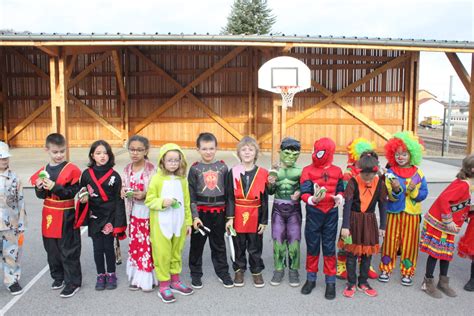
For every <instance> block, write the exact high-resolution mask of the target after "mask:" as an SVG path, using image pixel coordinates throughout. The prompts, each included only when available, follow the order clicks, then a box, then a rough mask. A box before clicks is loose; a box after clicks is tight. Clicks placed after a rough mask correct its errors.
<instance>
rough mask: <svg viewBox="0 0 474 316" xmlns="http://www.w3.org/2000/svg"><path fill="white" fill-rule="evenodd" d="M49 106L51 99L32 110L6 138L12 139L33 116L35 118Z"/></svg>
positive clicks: (31, 120)
mask: <svg viewBox="0 0 474 316" xmlns="http://www.w3.org/2000/svg"><path fill="white" fill-rule="evenodd" d="M50 106H51V101H46V102H45V103H43V104H42V105H41V106H40V107H39V108H37V109H36V110H34V111H33V113H31V114H30V115H28V116H27V117H26V118H25V119H24V120H23V121H22V122H21V123H20V124H18V125H17V126H15V128H13V129H12V130H11V131H10V132H9V133H8V139H9V140H10V139H12V138H13V137H15V136H16V135H17V134H18V133H19V132H21V131H22V130H23V129H25V127H27V126H28V125H29V124H30V123H31V122H33V120H34V119H35V118H37V117H38V116H39V115H40V114H41V113H43V112H44V111H46V110H47V109H49V108H50Z"/></svg>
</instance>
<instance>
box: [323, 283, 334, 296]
mask: <svg viewBox="0 0 474 316" xmlns="http://www.w3.org/2000/svg"><path fill="white" fill-rule="evenodd" d="M324 297H325V298H326V299H327V300H333V299H335V298H336V283H326V292H325V293H324Z"/></svg>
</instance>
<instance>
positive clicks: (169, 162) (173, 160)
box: [165, 159, 181, 165]
mask: <svg viewBox="0 0 474 316" xmlns="http://www.w3.org/2000/svg"><path fill="white" fill-rule="evenodd" d="M180 162H181V159H170V160H165V163H168V164H170V165H171V164H173V165H177V164H179V163H180Z"/></svg>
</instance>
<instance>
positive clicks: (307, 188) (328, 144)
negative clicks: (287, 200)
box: [300, 138, 344, 294]
mask: <svg viewBox="0 0 474 316" xmlns="http://www.w3.org/2000/svg"><path fill="white" fill-rule="evenodd" d="M335 149H336V145H335V143H334V141H333V140H331V139H330V138H321V139H319V140H317V141H316V142H315V143H314V151H313V155H312V160H313V163H312V164H311V165H309V166H306V167H305V168H304V169H303V172H302V174H301V180H300V185H301V194H302V195H301V198H302V199H303V201H304V202H305V203H306V226H305V238H306V245H307V257H306V271H307V279H308V281H311V282H315V281H316V273H317V272H318V263H319V253H320V248H321V246H322V248H323V256H324V270H323V272H324V274H325V275H326V283H328V284H330V283H332V284H334V283H335V282H336V256H335V254H336V236H337V223H338V208H337V207H336V206H335V200H334V197H335V196H337V195H341V197H342V193H343V192H344V185H343V181H342V170H341V168H339V167H337V166H335V165H333V164H332V162H333V159H334V151H335ZM315 183H317V184H318V185H319V186H320V187H325V188H326V189H327V192H326V196H325V197H324V198H323V199H322V200H321V201H319V202H318V203H314V201H313V194H314V184H315ZM303 294H309V293H303Z"/></svg>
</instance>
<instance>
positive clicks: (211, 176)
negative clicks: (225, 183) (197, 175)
mask: <svg viewBox="0 0 474 316" xmlns="http://www.w3.org/2000/svg"><path fill="white" fill-rule="evenodd" d="M202 175H203V177H204V184H205V185H206V186H205V187H204V189H206V188H207V189H209V190H214V189H215V188H217V189H218V190H219V191H220V189H219V188H218V187H217V179H218V177H219V174H218V173H217V171H214V170H208V171H206V172H203V173H202Z"/></svg>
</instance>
